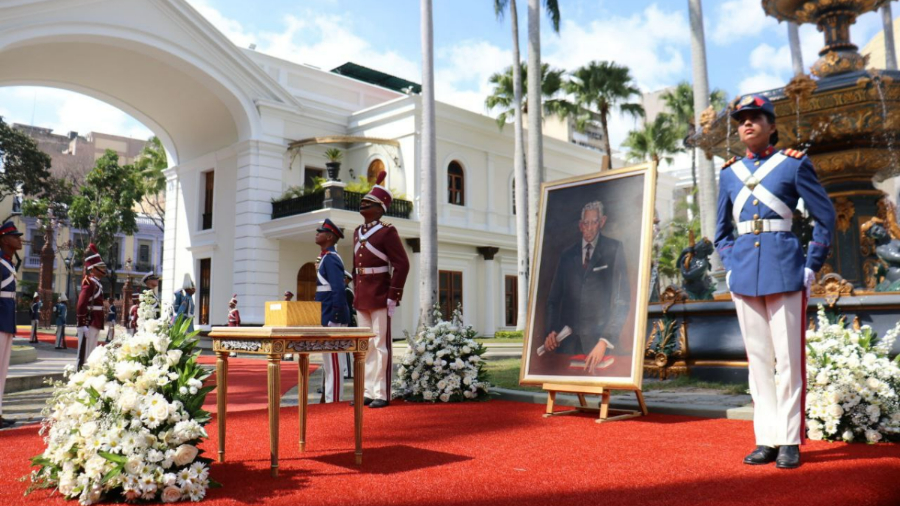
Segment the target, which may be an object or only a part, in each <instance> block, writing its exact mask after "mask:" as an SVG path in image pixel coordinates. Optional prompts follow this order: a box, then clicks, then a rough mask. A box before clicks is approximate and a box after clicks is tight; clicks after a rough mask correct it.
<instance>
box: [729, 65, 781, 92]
mask: <svg viewBox="0 0 900 506" xmlns="http://www.w3.org/2000/svg"><path fill="white" fill-rule="evenodd" d="M785 84H787V81H785V79H784V78H783V77H782V76H780V75H777V74H771V73H769V72H766V71H763V72H760V73H758V74H754V75H752V76H750V77H747V78H746V79H744V80H743V81H741V83H740V84H738V93H739V94H741V95H743V94H744V93H756V92H760V91H768V90H772V89H775V88H781V87H782V86H784V85H785Z"/></svg>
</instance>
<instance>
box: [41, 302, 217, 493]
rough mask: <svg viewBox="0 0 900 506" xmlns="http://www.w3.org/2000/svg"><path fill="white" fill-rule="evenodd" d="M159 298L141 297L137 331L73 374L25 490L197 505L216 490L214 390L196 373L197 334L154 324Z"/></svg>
mask: <svg viewBox="0 0 900 506" xmlns="http://www.w3.org/2000/svg"><path fill="white" fill-rule="evenodd" d="M156 304H157V301H156V297H154V296H153V293H152V292H151V291H145V292H144V293H143V294H142V295H141V305H140V307H139V309H138V329H137V332H136V333H135V335H134V336H127V335H123V336H121V337H119V338H118V339H116V340H114V341H113V342H112V343H111V344H110V345H107V346H101V347H97V348H96V349H95V350H94V351H93V352H92V353H91V355H90V357H88V360H87V363H86V365H85V367H84V369H82V370H81V371H78V372H76V371H75V370H74V368H73V367H71V366H69V368H67V370H66V378H67V380H66V381H65V382H63V381H57V382H55V383H54V387H55V390H54V392H53V395H52V396H51V398H50V399H49V400H48V401H47V406H46V407H45V408H44V412H43V414H44V417H45V418H44V421H43V424H42V425H43V426H42V428H41V434H42V435H44V441H45V443H46V444H47V448H46V450H44V452H43V453H42V454H41V455H38V456H37V457H34V458H33V459H32V464H33V465H35V466H38V467H39V468H38V469H37V470H35V471H33V472H32V473H31V481H32V484H31V486H30V487H29V489H28V492H31V491H33V490H36V489H44V488H54V489H57V490H59V492H60V493H61V494H62V495H63V496H64V497H66V498H67V499H78V501H79V502H80V503H81V504H94V503H97V502H99V501H102V500H105V499H124V500H125V501H127V502H134V501H139V500H143V501H160V500H161V501H162V502H176V501H183V500H188V499H190V500H191V501H199V500H201V499H203V497H205V495H206V490H207V488H208V487H210V486H218V484H217V483H215V482H214V481H213V480H211V479H210V478H209V463H210V462H212V460H211V459H207V458H203V457H200V456H199V455H200V453H201V451H200V450H199V449H198V445H199V443H200V442H201V441H202V440H203V439H204V438H206V437H207V434H206V430H205V429H204V428H203V427H204V425H206V424H207V423H208V422H209V420H210V414H209V413H208V412H207V411H204V410H203V409H202V408H201V406H203V402H204V400H205V398H206V394H208V393H209V392H210V391H212V390H213V389H214V388H215V386H207V387H204V386H203V380H204V379H206V378H207V377H208V376H209V374H210V373H209V372H207V371H205V370H204V369H202V368H201V367H200V366H199V365H198V364H197V356H198V355H199V354H200V352H199V351H194V349H195V347H196V345H197V339H196V337H195V336H196V334H197V333H196V332H194V333H191V334H187V332H186V330H187V327H188V323H189V322H188V321H186V320H184V321H182V320H181V319H179V320H177V321H175V322H174V323H173V324H169V323H168V322H169V321H170V320H169V318H168V314H167V313H168V311H164V312H163V317H162V318H159V319H157V318H156V309H155V308H156V307H157V306H156Z"/></svg>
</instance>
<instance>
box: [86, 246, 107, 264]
mask: <svg viewBox="0 0 900 506" xmlns="http://www.w3.org/2000/svg"><path fill="white" fill-rule="evenodd" d="M84 267H85V268H86V269H93V268H94V267H103V268H104V269H106V264H105V263H103V259H101V258H100V252H99V251H97V246H96V245H95V244H94V243H91V244H89V245H88V249H87V252H85V255H84Z"/></svg>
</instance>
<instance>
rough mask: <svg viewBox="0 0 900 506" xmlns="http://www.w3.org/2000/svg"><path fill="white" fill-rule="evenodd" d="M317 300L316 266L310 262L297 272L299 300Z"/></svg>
mask: <svg viewBox="0 0 900 506" xmlns="http://www.w3.org/2000/svg"><path fill="white" fill-rule="evenodd" d="M315 298H316V264H314V263H312V262H308V263H305V264H303V267H300V271H298V272H297V300H306V301H311V300H315Z"/></svg>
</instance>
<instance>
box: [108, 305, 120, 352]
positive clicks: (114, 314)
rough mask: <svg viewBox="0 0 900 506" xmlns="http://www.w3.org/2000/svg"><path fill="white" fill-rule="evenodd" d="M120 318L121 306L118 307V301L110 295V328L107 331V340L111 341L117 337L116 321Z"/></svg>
mask: <svg viewBox="0 0 900 506" xmlns="http://www.w3.org/2000/svg"><path fill="white" fill-rule="evenodd" d="M118 319H119V308H117V307H116V301H114V300H112V297H110V301H109V312H108V313H107V314H106V321H107V323H109V330H107V331H106V342H107V343H108V342H110V341H112V340H113V339H115V338H116V323H117V321H118Z"/></svg>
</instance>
